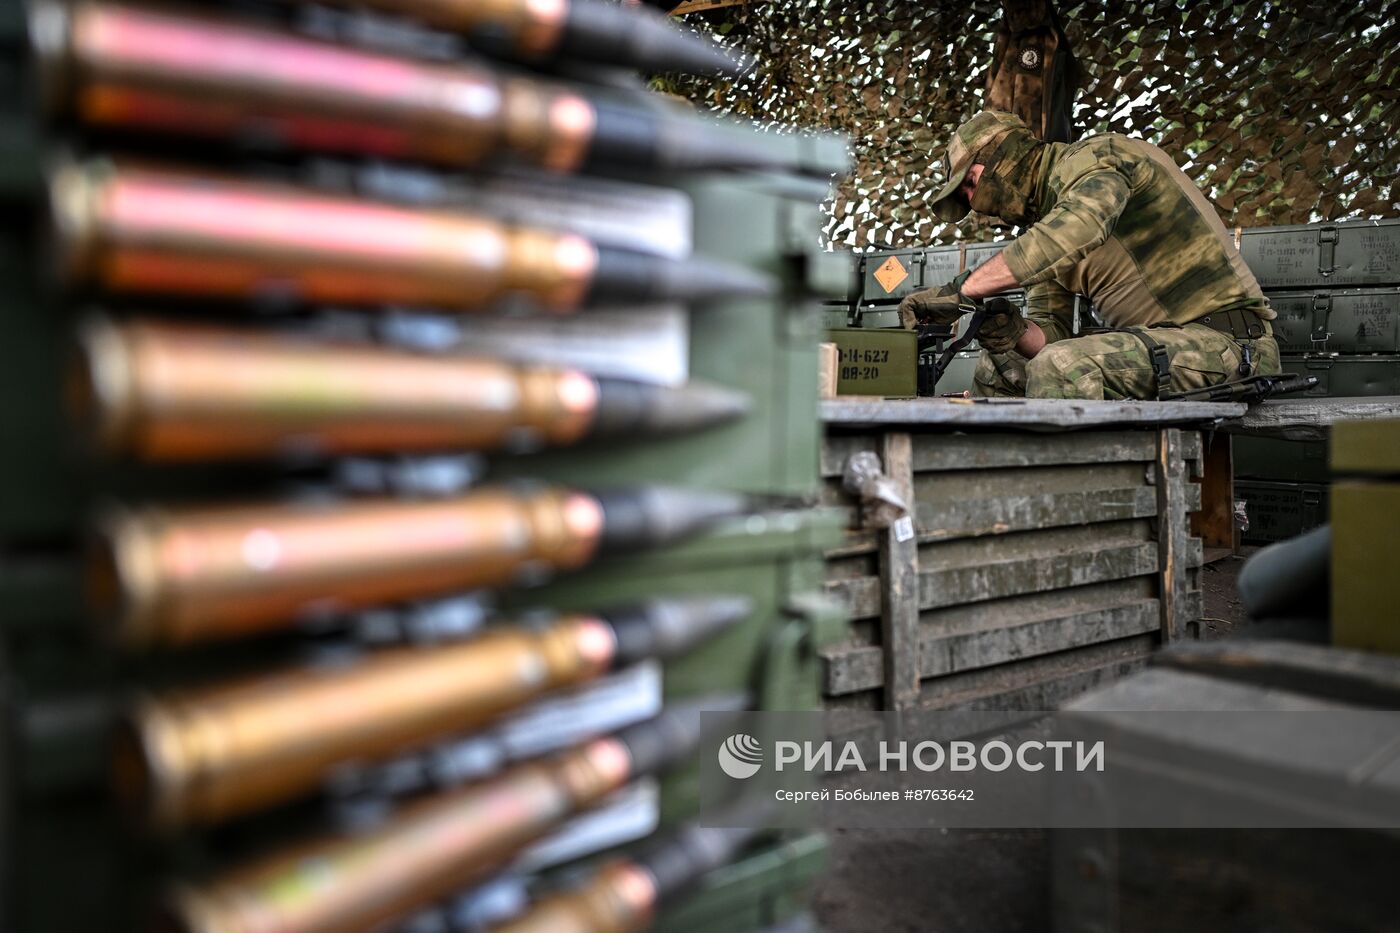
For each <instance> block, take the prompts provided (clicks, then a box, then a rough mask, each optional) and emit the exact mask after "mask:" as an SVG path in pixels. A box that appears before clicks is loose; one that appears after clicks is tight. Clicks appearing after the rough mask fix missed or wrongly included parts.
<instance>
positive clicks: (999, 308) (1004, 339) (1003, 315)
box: [977, 298, 1026, 353]
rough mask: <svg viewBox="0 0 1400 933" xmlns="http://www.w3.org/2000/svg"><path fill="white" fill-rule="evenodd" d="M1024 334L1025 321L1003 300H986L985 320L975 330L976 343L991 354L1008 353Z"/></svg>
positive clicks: (1019, 313)
mask: <svg viewBox="0 0 1400 933" xmlns="http://www.w3.org/2000/svg"><path fill="white" fill-rule="evenodd" d="M1025 332H1026V319H1025V318H1023V317H1021V312H1020V311H1019V310H1017V308H1016V306H1015V305H1013V304H1012V303H1011V302H1009V301H1007V300H1006V299H1005V298H988V299H987V319H986V320H985V321H983V322H982V326H981V327H979V328H978V329H977V342H978V343H979V344H981V345H982V349H984V350H988V351H990V352H992V353H1009V352H1010V351H1011V350H1012V349H1013V348H1015V346H1016V341H1018V340H1020V339H1021V335H1022V334H1024V333H1025Z"/></svg>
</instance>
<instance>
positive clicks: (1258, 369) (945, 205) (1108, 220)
mask: <svg viewBox="0 0 1400 933" xmlns="http://www.w3.org/2000/svg"><path fill="white" fill-rule="evenodd" d="M944 165H945V167H946V168H947V170H948V175H947V179H948V180H947V184H945V185H944V186H943V189H942V190H941V191H939V192H938V195H937V197H936V198H935V200H934V202H933V210H934V213H935V214H937V215H938V217H939V218H940V219H942V220H944V221H949V222H954V221H958V220H961V219H962V218H963V217H964V216H966V214H967V213H968V211H969V210H976V211H978V212H980V213H983V214H991V215H993V216H996V217H1000V218H1001V219H1002V220H1003V221H1006V222H1008V223H1012V224H1016V225H1018V226H1022V227H1029V229H1027V230H1026V232H1025V233H1023V234H1022V235H1021V236H1020V237H1019V238H1018V239H1017V240H1016V241H1015V242H1013V243H1012V244H1011V245H1009V246H1008V247H1007V248H1006V249H1004V250H1002V251H1001V252H1000V253H998V254H997V255H996V256H995V257H993V258H992V259H991V260H990V261H989V262H987V263H985V264H984V265H982V266H981V267H979V268H978V269H977V270H976V271H975V272H972V273H971V274H969V273H967V272H964V273H962V274H961V275H959V276H958V277H957V278H955V279H953V281H951V282H949V283H948V284H947V285H944V286H943V287H941V288H937V289H928V290H926V291H922V292H916V293H914V294H912V295H910V296H908V297H907V298H905V299H904V301H903V302H902V303H901V304H900V306H899V311H900V319H901V321H902V322H903V323H904V326H905V327H910V328H912V327H914V326H915V325H916V324H926V325H927V324H940V325H947V324H950V323H952V322H954V321H956V320H957V319H958V317H959V316H960V315H962V314H963V313H965V312H967V311H969V310H972V309H973V308H974V307H975V302H977V301H979V300H980V299H983V298H986V297H987V296H989V295H995V294H997V293H998V292H1003V291H1006V290H1007V289H1011V288H1017V287H1023V288H1025V290H1026V306H1027V307H1026V310H1027V317H1025V318H1022V317H1021V316H1019V315H1017V314H1014V313H1010V314H1000V315H994V316H992V317H990V318H989V319H988V320H987V322H986V323H985V324H984V325H983V326H982V328H981V329H980V330H979V331H978V334H977V337H978V340H979V341H980V342H981V344H982V347H983V349H984V351H986V352H984V353H983V354H982V358H981V360H980V361H979V362H978V365H977V373H976V377H975V379H976V392H977V394H978V395H983V396H1022V395H1024V396H1028V397H1031V398H1081V399H1103V398H1109V399H1124V398H1139V399H1154V398H1159V397H1161V396H1162V394H1163V393H1165V392H1169V391H1174V390H1175V391H1179V390H1183V389H1191V388H1199V387H1202V386H1207V385H1218V384H1221V383H1225V382H1231V381H1235V380H1239V379H1242V378H1245V377H1247V376H1250V375H1254V374H1268V373H1278V372H1279V371H1280V369H1279V354H1278V344H1277V343H1275V342H1274V338H1273V329H1272V327H1271V326H1270V325H1269V321H1270V320H1271V319H1272V318H1274V317H1275V316H1276V315H1275V313H1274V311H1273V309H1272V308H1270V307H1269V303H1268V301H1267V300H1266V299H1265V298H1264V294H1263V292H1262V291H1260V289H1259V283H1258V282H1256V281H1255V279H1254V275H1253V273H1251V272H1250V271H1249V268H1248V267H1247V266H1245V264H1244V261H1243V260H1242V259H1241V258H1240V255H1239V251H1238V250H1237V249H1235V247H1234V244H1233V243H1232V242H1231V237H1230V235H1229V233H1228V232H1227V231H1226V229H1225V226H1224V225H1223V224H1222V223H1221V222H1220V219H1219V217H1218V216H1217V215H1216V213H1215V210H1214V209H1213V208H1212V207H1211V204H1210V202H1209V201H1208V200H1206V198H1205V196H1204V195H1203V194H1201V192H1200V191H1199V190H1198V189H1197V188H1196V186H1195V185H1194V184H1193V183H1192V182H1191V180H1190V179H1189V178H1187V177H1186V175H1185V174H1184V173H1183V172H1182V171H1181V170H1180V169H1179V168H1177V166H1176V164H1175V163H1173V162H1172V160H1171V158H1170V157H1169V156H1168V155H1167V154H1166V153H1164V152H1162V150H1160V149H1158V148H1157V147H1156V146H1153V145H1150V144H1149V143H1146V142H1143V141H1142V140H1138V139H1130V138H1128V137H1126V136H1120V135H1118V134H1116V133H1106V134H1103V135H1100V136H1091V137H1089V138H1087V139H1084V140H1081V141H1080V142H1077V143H1043V142H1041V141H1040V140H1038V139H1036V138H1035V137H1034V136H1033V135H1032V134H1031V133H1030V131H1029V130H1028V129H1027V128H1026V126H1025V124H1024V123H1022V122H1021V120H1020V119H1018V118H1017V117H1015V116H1013V115H1012V114H1009V113H1002V112H999V111H992V110H986V111H983V112H981V113H979V114H977V115H976V116H974V117H973V118H972V119H971V120H969V121H967V122H966V123H964V124H963V125H962V126H960V127H958V129H957V131H956V133H955V135H954V137H953V141H952V143H951V144H950V145H949V146H948V152H947V154H946V156H945V159H944ZM1075 295H1084V296H1087V297H1088V299H1089V300H1090V301H1091V302H1092V303H1093V304H1094V306H1095V307H1096V308H1097V309H1098V311H1099V313H1100V314H1101V315H1102V316H1103V318H1104V319H1105V322H1106V323H1107V324H1109V325H1111V326H1112V327H1114V328H1116V329H1115V330H1112V331H1108V332H1103V333H1096V334H1091V335H1087V336H1083V337H1073V336H1072V330H1071V328H1072V323H1071V322H1072V311H1073V305H1074V296H1075Z"/></svg>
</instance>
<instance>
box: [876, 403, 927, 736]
mask: <svg viewBox="0 0 1400 933" xmlns="http://www.w3.org/2000/svg"><path fill="white" fill-rule="evenodd" d="M880 448H881V457H880V459H881V462H882V464H883V466H884V471H885V475H886V476H887V477H889V478H890V480H891V481H892V482H893V483H894V485H895V487H896V488H897V489H898V491H899V495H900V496H901V497H902V498H903V499H904V501H905V502H907V503H912V502H913V501H914V471H913V464H912V446H911V441H910V438H909V435H908V434H907V433H904V432H901V431H892V432H890V433H888V434H886V435H885V436H884V438H883V439H882V440H881V443H880ZM879 579H880V643H881V644H882V645H884V646H885V650H884V652H883V665H884V683H885V709H889V710H903V709H910V708H912V707H913V706H914V705H915V704H916V703H917V702H918V698H919V634H918V628H919V605H918V596H919V543H918V541H917V539H916V538H915V537H914V527H913V523H912V521H911V520H910V519H909V518H908V517H906V518H902V519H900V520H899V521H897V522H895V523H894V524H893V525H891V526H890V527H889V528H886V529H884V530H883V531H882V532H881V534H880V577H879Z"/></svg>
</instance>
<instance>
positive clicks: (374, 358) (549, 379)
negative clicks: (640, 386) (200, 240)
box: [73, 322, 598, 461]
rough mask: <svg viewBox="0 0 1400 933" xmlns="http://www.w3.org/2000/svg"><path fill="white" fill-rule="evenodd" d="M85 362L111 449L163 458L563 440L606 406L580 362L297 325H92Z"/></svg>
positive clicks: (93, 416) (85, 388)
mask: <svg viewBox="0 0 1400 933" xmlns="http://www.w3.org/2000/svg"><path fill="white" fill-rule="evenodd" d="M79 360H80V365H79V368H78V370H77V371H76V373H75V376H76V378H75V379H74V380H73V385H74V387H75V390H76V400H77V402H78V407H79V409H80V410H81V413H82V415H83V417H84V420H86V421H88V422H89V424H88V428H89V430H91V431H92V432H93V433H94V434H95V435H96V437H97V439H98V442H99V444H100V446H101V447H102V448H103V449H105V450H107V451H109V452H112V453H121V454H131V455H134V456H136V457H138V458H140V459H143V460H150V461H187V460H198V459H211V458H227V457H259V456H262V457H266V456H273V455H279V454H316V455H329V454H344V453H377V452H389V451H395V452H404V451H433V450H453V449H458V450H460V449H473V450H485V449H493V448H499V447H503V446H507V445H509V444H512V443H516V442H519V441H522V440H531V441H536V442H543V443H546V444H551V445H562V444H569V443H573V442H575V441H578V440H580V439H581V438H582V437H583V436H584V435H585V434H586V433H587V432H588V429H589V427H590V426H591V425H592V423H593V418H594V414H595V412H596V406H597V404H598V385H597V382H596V381H595V380H594V379H593V378H592V377H590V376H588V375H586V374H584V373H581V372H578V371H576V370H569V369H552V368H548V367H543V366H521V365H514V364H510V363H506V362H503V361H500V360H495V359H489V358H472V357H463V356H457V355H425V354H418V353H410V352H406V351H402V350H393V349H388V348H383V347H370V346H363V345H359V346H356V345H348V344H341V345H337V344H333V343H325V342H321V341H315V340H308V339H305V338H299V337H296V336H292V335H287V334H267V333H261V332H250V331H236V330H221V329H219V330H216V329H210V328H200V327H188V326H173V325H167V324H155V323H131V324H122V325H112V324H107V323H103V322H92V323H91V324H90V325H89V326H88V327H86V328H85V329H84V331H83V334H82V341H81V355H80V358H79Z"/></svg>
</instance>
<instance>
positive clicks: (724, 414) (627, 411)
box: [591, 379, 751, 436]
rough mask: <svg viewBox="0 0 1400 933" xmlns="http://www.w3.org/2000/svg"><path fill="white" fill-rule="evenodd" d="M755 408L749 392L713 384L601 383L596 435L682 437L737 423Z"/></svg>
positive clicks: (616, 380) (595, 419)
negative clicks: (687, 432)
mask: <svg viewBox="0 0 1400 933" xmlns="http://www.w3.org/2000/svg"><path fill="white" fill-rule="evenodd" d="M750 407H751V406H750V401H749V397H748V395H746V394H745V393H743V392H736V391H734V390H733V389H727V388H724V387H722V386H716V385H710V384H708V383H702V382H692V383H690V384H689V385H684V386H678V387H670V386H657V385H651V384H649V383H644V382H633V381H630V380H624V379H599V380H598V407H597V411H596V413H595V415H594V418H593V426H592V429H591V430H592V433H593V434H594V435H598V436H608V435H628V434H640V435H650V434H672V433H681V432H685V431H694V430H698V429H700V428H704V427H708V426H709V425H712V424H719V423H721V422H725V421H733V420H734V419H736V418H740V417H743V416H744V415H745V414H747V413H748V411H749V408H750Z"/></svg>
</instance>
